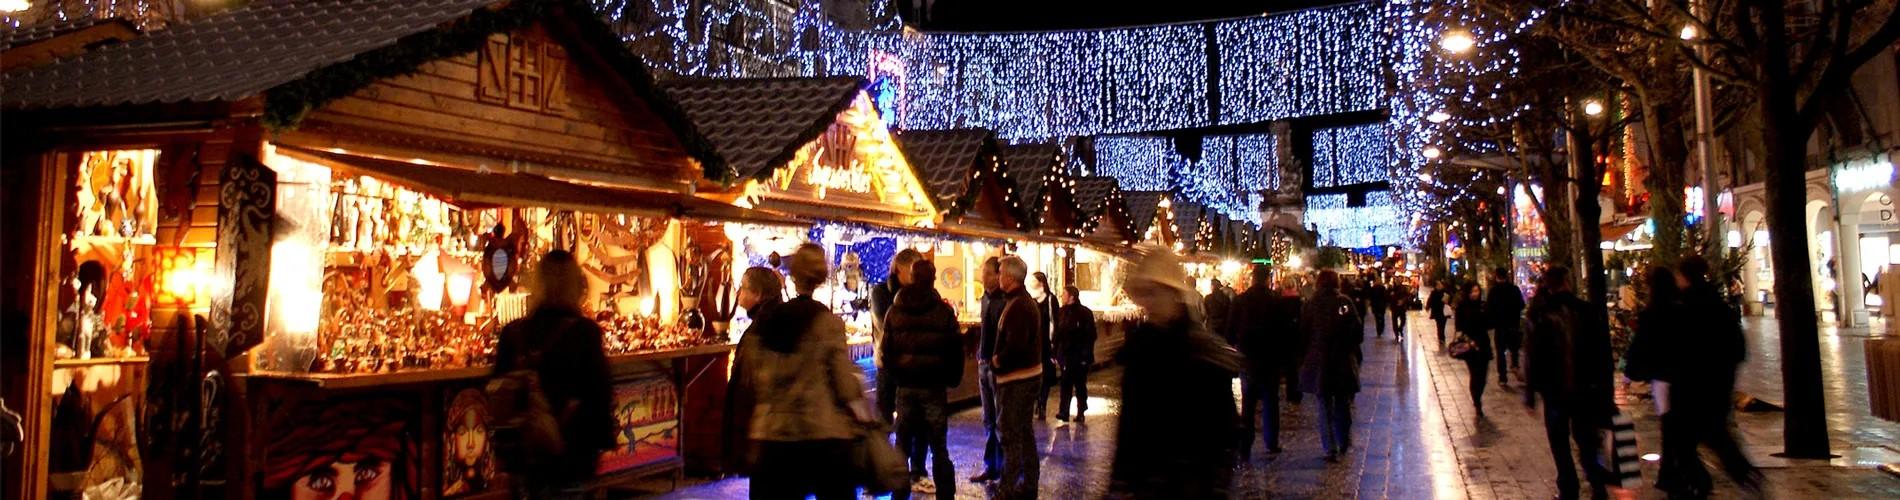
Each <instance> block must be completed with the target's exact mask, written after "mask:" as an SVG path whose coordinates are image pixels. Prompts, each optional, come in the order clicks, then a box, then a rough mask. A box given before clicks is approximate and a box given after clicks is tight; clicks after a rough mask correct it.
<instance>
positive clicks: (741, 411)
mask: <svg viewBox="0 0 1900 500" xmlns="http://www.w3.org/2000/svg"><path fill="white" fill-rule="evenodd" d="M738 295H739V297H738V302H739V307H740V308H742V309H745V312H746V317H747V318H750V319H751V320H752V325H751V326H750V327H748V328H746V331H745V334H744V335H743V336H741V337H739V345H738V347H737V348H735V349H733V359H732V374H731V375H730V376H729V377H727V382H726V411H725V415H724V417H725V421H726V426H725V429H726V432H725V437H726V456H725V459H726V471H727V472H731V473H735V474H742V475H743V474H750V473H751V472H752V464H753V461H754V460H756V459H757V458H758V443H755V442H753V441H752V438H751V437H750V436H751V435H752V410H753V407H754V404H756V401H758V396H757V395H756V394H753V393H752V376H751V374H750V373H749V372H747V371H746V369H745V367H746V365H748V364H750V362H751V361H752V360H751V359H750V358H751V357H752V356H754V354H753V353H755V352H756V351H757V350H758V343H759V335H756V334H757V333H758V331H759V320H761V319H763V318H765V317H767V316H769V315H771V314H772V310H774V309H777V308H778V306H779V304H783V303H785V278H784V277H783V276H780V275H779V274H778V271H774V270H772V269H771V268H767V267H753V268H751V269H746V270H745V274H744V275H742V276H740V277H739V294H738Z"/></svg>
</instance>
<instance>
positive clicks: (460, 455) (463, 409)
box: [442, 388, 505, 497]
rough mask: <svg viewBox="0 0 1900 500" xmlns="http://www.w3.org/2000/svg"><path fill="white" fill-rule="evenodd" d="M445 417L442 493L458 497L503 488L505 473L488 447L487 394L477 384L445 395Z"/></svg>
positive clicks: (443, 420)
mask: <svg viewBox="0 0 1900 500" xmlns="http://www.w3.org/2000/svg"><path fill="white" fill-rule="evenodd" d="M444 397H445V398H446V399H447V401H445V403H446V405H445V406H444V407H445V408H448V412H447V413H444V414H443V415H444V416H443V418H442V496H445V497H459V496H465V495H473V494H477V493H485V492H488V491H490V490H496V489H500V488H501V487H502V486H503V485H502V483H501V481H502V478H503V477H505V475H504V474H503V473H502V472H501V471H500V470H498V468H497V467H496V463H495V452H494V449H492V448H490V447H489V442H490V437H491V436H492V435H491V434H490V433H489V432H488V397H487V396H486V395H484V394H483V393H482V390H481V389H478V388H464V389H461V390H451V391H449V392H448V393H447V394H445V395H444Z"/></svg>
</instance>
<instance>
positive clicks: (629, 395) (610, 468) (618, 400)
mask: <svg viewBox="0 0 1900 500" xmlns="http://www.w3.org/2000/svg"><path fill="white" fill-rule="evenodd" d="M679 444H680V400H679V391H678V390H677V389H675V388H674V385H673V380H672V379H670V378H668V377H667V376H665V375H655V376H649V377H642V378H637V379H633V380H628V381H625V382H621V383H618V384H614V447H613V448H611V449H608V450H607V452H606V453H603V454H601V456H600V471H599V472H600V473H601V474H607V473H612V472H619V471H623V470H627V469H632V468H634V467H639V466H642V465H647V464H651V463H655V462H660V461H664V460H668V459H672V458H675V457H678V456H679Z"/></svg>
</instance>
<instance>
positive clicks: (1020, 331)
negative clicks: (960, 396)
mask: <svg viewBox="0 0 1900 500" xmlns="http://www.w3.org/2000/svg"><path fill="white" fill-rule="evenodd" d="M997 269H998V271H1000V273H999V277H998V280H997V284H998V285H1001V288H1002V291H1003V293H1004V305H1003V312H1002V315H1001V317H1000V318H999V320H998V321H997V324H996V349H995V352H993V353H991V354H990V358H989V360H990V366H991V367H992V370H993V372H994V373H995V374H996V396H997V397H996V405H997V409H998V410H999V411H998V413H997V416H996V430H997V437H998V439H999V440H1000V441H1001V444H1002V451H1003V469H1002V471H1001V472H1002V475H1001V477H1000V478H999V480H1000V481H1001V483H1002V484H1000V485H999V487H998V489H997V490H998V491H997V492H998V497H1000V498H1004V499H1023V498H1036V493H1037V491H1036V486H1037V484H1038V482H1039V481H1040V479H1041V477H1042V466H1041V464H1040V463H1039V460H1038V458H1037V456H1036V455H1037V452H1036V428H1035V426H1034V424H1032V423H1031V422H1030V418H1029V416H1030V413H1031V412H1033V411H1034V410H1035V407H1036V396H1037V394H1039V393H1040V391H1039V389H1041V387H1042V360H1043V359H1044V358H1045V357H1046V356H1044V355H1043V352H1042V338H1041V328H1042V326H1041V324H1042V316H1041V313H1040V312H1038V311H1039V307H1040V306H1037V305H1036V300H1035V299H1032V298H1029V292H1028V291H1027V290H1025V289H1024V286H1023V282H1024V280H1025V279H1026V278H1028V277H1029V265H1028V264H1025V263H1023V260H1022V259H1021V258H1017V257H1015V256H1009V257H1004V258H1003V259H1002V262H1000V263H999V265H998V267H997Z"/></svg>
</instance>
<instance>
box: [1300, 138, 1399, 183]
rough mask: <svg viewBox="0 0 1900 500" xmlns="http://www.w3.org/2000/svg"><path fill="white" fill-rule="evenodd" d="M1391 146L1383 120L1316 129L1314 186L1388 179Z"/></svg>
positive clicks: (1375, 181)
mask: <svg viewBox="0 0 1900 500" xmlns="http://www.w3.org/2000/svg"><path fill="white" fill-rule="evenodd" d="M1390 147H1391V141H1390V140H1389V139H1387V138H1386V134H1385V125H1384V124H1380V123H1374V124H1369V125H1354V126H1349V127H1336V128H1324V129H1318V130H1314V131H1313V187H1315V188H1329V187H1343V186H1351V185H1355V184H1370V183H1378V182H1386V181H1387V180H1389V178H1390V174H1389V170H1390V168H1391V160H1390V157H1391V155H1389V154H1387V153H1386V150H1387V148H1390Z"/></svg>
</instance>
